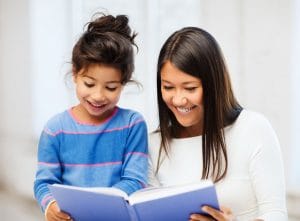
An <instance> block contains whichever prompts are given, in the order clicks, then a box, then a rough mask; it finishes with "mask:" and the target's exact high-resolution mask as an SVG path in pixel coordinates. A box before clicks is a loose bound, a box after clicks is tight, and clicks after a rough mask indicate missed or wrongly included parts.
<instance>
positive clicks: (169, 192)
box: [128, 180, 213, 205]
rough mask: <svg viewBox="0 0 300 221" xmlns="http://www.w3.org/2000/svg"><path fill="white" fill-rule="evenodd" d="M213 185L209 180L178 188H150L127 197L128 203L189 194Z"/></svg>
mask: <svg viewBox="0 0 300 221" xmlns="http://www.w3.org/2000/svg"><path fill="white" fill-rule="evenodd" d="M212 185H213V183H212V182H211V181H209V180H205V181H201V182H197V183H192V184H186V185H178V186H168V187H150V188H145V189H142V190H139V191H137V192H135V193H133V194H131V195H130V196H129V199H128V201H129V202H130V204H131V205H133V204H136V203H141V202H146V201H150V200H154V199H160V198H164V197H168V196H173V195H177V194H180V193H186V192H191V191H194V190H198V189H202V188H205V187H209V186H212Z"/></svg>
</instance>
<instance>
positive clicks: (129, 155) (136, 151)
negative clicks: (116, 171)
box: [113, 115, 148, 194]
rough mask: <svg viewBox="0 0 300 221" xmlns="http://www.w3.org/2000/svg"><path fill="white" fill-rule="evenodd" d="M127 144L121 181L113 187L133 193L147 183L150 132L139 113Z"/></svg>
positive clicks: (133, 123)
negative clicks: (148, 132)
mask: <svg viewBox="0 0 300 221" xmlns="http://www.w3.org/2000/svg"><path fill="white" fill-rule="evenodd" d="M131 125H132V126H130V127H129V131H128V133H127V134H128V136H127V140H126V145H125V151H124V152H125V153H124V154H125V155H124V160H123V166H122V174H121V181H120V182H118V183H116V184H115V185H114V186H113V187H116V188H119V189H122V190H123V191H125V192H126V193H127V194H131V193H133V192H135V191H136V190H139V189H141V188H143V187H145V186H146V185H147V171H148V138H147V136H148V134H147V126H146V123H145V121H144V120H143V119H142V117H141V116H140V115H139V117H138V118H137V117H135V120H132V123H131Z"/></svg>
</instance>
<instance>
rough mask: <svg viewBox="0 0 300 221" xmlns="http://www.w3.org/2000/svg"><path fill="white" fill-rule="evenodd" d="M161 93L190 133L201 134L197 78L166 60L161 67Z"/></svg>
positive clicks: (200, 95) (201, 125)
mask: <svg viewBox="0 0 300 221" xmlns="http://www.w3.org/2000/svg"><path fill="white" fill-rule="evenodd" d="M160 76H161V93H162V98H163V100H164V102H165V103H166V105H167V106H168V108H169V109H170V110H171V111H172V112H173V114H174V115H175V117H176V119H177V121H178V122H179V123H180V124H181V125H182V126H183V127H185V128H186V129H187V130H188V133H189V134H190V135H193V136H196V135H200V134H202V129H203V115H204V108H203V87H202V82H201V80H200V79H199V78H196V77H194V76H192V75H189V74H187V73H185V72H183V71H181V70H179V69H178V68H177V67H176V66H174V65H173V64H172V63H171V62H169V61H167V62H166V63H165V64H164V65H163V66H162V69H161V73H160Z"/></svg>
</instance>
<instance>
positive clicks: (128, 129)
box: [34, 107, 148, 211]
mask: <svg viewBox="0 0 300 221" xmlns="http://www.w3.org/2000/svg"><path fill="white" fill-rule="evenodd" d="M147 158H148V142H147V128H146V124H145V121H144V119H143V117H142V116H141V115H140V114H139V113H137V112H134V111H132V110H128V109H122V108H119V107H116V109H115V111H114V113H113V115H112V117H110V118H109V119H108V120H106V121H105V122H104V123H102V124H100V125H88V124H84V123H81V122H79V121H78V120H76V119H75V117H74V116H73V115H72V113H71V109H70V110H66V111H64V112H62V113H60V114H57V115H56V116H54V117H53V118H52V119H50V120H49V121H48V123H47V124H46V126H45V128H44V130H43V131H42V134H41V137H40V140H39V146H38V168H37V172H36V179H35V182H34V194H35V198H36V199H37V201H38V203H39V205H40V206H41V208H42V210H43V211H44V210H45V208H46V207H47V205H48V203H49V202H50V201H52V200H54V198H53V196H52V195H51V193H50V192H49V189H48V187H47V185H48V184H53V183H60V184H66V185H73V186H81V187H116V188H119V189H121V190H123V191H125V192H126V193H127V194H131V193H132V192H134V191H136V190H138V189H140V188H142V187H144V186H145V185H146V183H147V180H146V179H147Z"/></svg>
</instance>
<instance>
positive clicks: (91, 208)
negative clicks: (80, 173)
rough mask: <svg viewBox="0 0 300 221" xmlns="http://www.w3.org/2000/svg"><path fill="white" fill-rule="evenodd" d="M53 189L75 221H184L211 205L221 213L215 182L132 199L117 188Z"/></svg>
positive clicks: (145, 192)
mask: <svg viewBox="0 0 300 221" xmlns="http://www.w3.org/2000/svg"><path fill="white" fill-rule="evenodd" d="M49 189H50V191H51V192H52V194H53V196H54V198H55V199H56V201H57V203H58V206H59V207H60V209H61V210H62V211H65V212H67V213H68V214H70V215H71V217H72V218H73V220H74V221H94V220H95V221H102V220H103V221H116V220H117V221H154V220H155V221H165V220H172V221H184V220H189V216H190V214H192V213H201V214H205V212H203V211H201V207H202V206H204V205H208V206H211V207H214V208H216V209H219V203H218V199H217V194H216V190H215V186H214V185H213V184H212V183H211V182H206V181H205V182H201V183H197V184H191V185H182V186H173V187H162V188H146V189H143V190H140V191H137V192H136V193H134V194H132V195H131V196H127V195H126V193H124V192H123V191H121V190H118V189H115V188H82V187H73V186H66V185H60V184H54V185H49Z"/></svg>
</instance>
